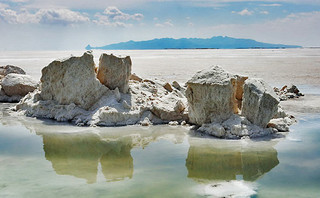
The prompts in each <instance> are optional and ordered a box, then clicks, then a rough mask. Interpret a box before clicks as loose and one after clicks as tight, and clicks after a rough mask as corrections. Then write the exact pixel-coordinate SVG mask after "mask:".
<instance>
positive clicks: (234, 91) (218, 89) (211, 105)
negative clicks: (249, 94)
mask: <svg viewBox="0 0 320 198" xmlns="http://www.w3.org/2000/svg"><path fill="white" fill-rule="evenodd" d="M246 79H247V77H242V76H238V75H233V74H230V73H228V72H226V71H225V70H223V69H222V68H221V67H219V66H213V67H211V68H208V69H205V70H202V71H200V72H198V73H196V74H195V75H194V76H193V77H192V78H191V80H189V81H188V82H187V86H188V87H187V91H186V97H187V99H188V104H189V119H190V122H191V123H193V124H197V125H202V124H204V123H211V122H222V121H224V120H227V119H228V118H229V117H230V116H231V115H232V114H234V113H238V111H239V110H238V109H239V106H241V105H239V104H238V103H239V101H240V102H241V100H242V94H241V93H242V84H243V82H244V81H245V80H246Z"/></svg>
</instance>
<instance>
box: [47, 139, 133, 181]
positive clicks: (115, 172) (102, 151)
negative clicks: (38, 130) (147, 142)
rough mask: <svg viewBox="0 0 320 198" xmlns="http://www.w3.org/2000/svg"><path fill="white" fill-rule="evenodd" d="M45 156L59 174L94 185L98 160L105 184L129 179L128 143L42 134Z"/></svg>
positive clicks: (129, 156)
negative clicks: (84, 180) (81, 179)
mask: <svg viewBox="0 0 320 198" xmlns="http://www.w3.org/2000/svg"><path fill="white" fill-rule="evenodd" d="M43 144H44V146H43V148H44V151H45V157H46V159H47V160H49V161H50V162H51V163H52V167H53V169H54V170H55V171H56V173H57V174H59V175H72V176H75V177H78V178H83V179H86V180H87V182H88V183H94V182H96V177H97V172H98V164H99V161H100V164H101V168H102V173H103V174H104V176H105V178H106V180H107V181H114V180H122V179H125V178H132V175H133V159H132V156H131V154H130V150H131V149H132V143H131V140H130V139H128V138H123V139H119V140H117V141H103V140H101V139H100V137H99V136H98V135H94V134H46V135H43Z"/></svg>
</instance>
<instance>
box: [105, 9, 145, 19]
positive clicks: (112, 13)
mask: <svg viewBox="0 0 320 198" xmlns="http://www.w3.org/2000/svg"><path fill="white" fill-rule="evenodd" d="M103 13H104V14H105V15H106V16H107V17H108V18H109V19H110V20H115V21H122V20H126V21H127V20H130V19H132V20H141V19H143V14H140V13H136V14H132V15H130V14H127V13H123V12H121V11H120V10H119V9H118V8H117V7H115V6H109V7H107V8H106V9H105V10H104V12H103Z"/></svg>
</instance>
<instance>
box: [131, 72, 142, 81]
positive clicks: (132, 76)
mask: <svg viewBox="0 0 320 198" xmlns="http://www.w3.org/2000/svg"><path fill="white" fill-rule="evenodd" d="M129 80H135V81H138V82H142V78H140V77H139V76H137V74H135V73H133V74H131V75H130V79H129Z"/></svg>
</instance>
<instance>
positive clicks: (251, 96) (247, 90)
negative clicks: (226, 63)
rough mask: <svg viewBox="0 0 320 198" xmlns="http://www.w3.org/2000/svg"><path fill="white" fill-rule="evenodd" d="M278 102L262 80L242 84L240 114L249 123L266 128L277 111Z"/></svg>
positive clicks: (251, 80)
mask: <svg viewBox="0 0 320 198" xmlns="http://www.w3.org/2000/svg"><path fill="white" fill-rule="evenodd" d="M278 104H279V100H278V97H277V96H276V94H275V93H274V91H273V89H272V88H271V87H270V86H269V85H268V84H267V83H266V82H264V81H263V80H262V79H248V80H246V82H245V84H244V93H243V102H242V112H241V114H242V115H243V116H245V117H246V118H247V119H248V120H249V121H250V122H251V123H253V124H255V125H258V126H260V127H263V128H264V127H266V126H267V124H268V122H269V121H270V120H271V118H273V116H274V115H275V114H276V113H277V111H278Z"/></svg>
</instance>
